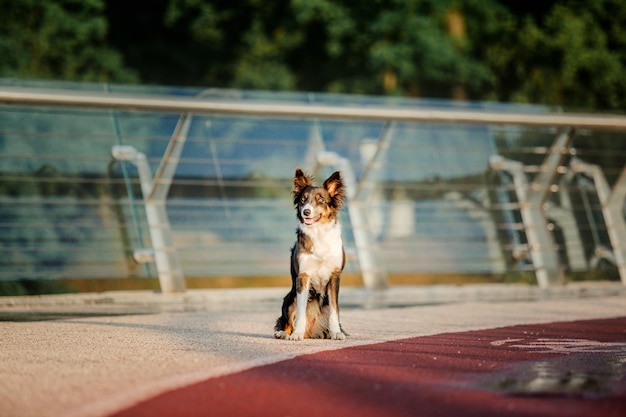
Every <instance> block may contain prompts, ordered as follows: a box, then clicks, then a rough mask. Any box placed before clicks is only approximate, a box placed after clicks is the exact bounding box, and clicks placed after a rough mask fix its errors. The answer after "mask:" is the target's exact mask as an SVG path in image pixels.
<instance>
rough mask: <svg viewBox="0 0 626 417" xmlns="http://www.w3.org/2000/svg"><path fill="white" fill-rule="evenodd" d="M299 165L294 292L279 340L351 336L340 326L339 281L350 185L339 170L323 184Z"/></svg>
mask: <svg viewBox="0 0 626 417" xmlns="http://www.w3.org/2000/svg"><path fill="white" fill-rule="evenodd" d="M313 182H314V179H313V177H311V176H309V175H307V174H305V173H304V172H302V170H301V169H299V168H297V169H296V173H295V177H294V180H293V191H292V193H293V203H294V205H295V208H296V212H297V217H298V220H299V221H300V225H299V226H298V230H297V231H296V235H297V241H296V244H295V245H294V247H293V248H292V249H291V291H289V293H288V294H287V295H286V296H285V299H284V300H283V308H282V315H281V316H280V317H279V318H278V320H276V326H275V327H274V331H275V333H274V336H275V337H276V338H277V339H290V340H303V339H305V338H312V339H315V338H317V339H335V340H343V339H345V338H346V335H345V333H344V332H343V330H342V328H341V325H340V324H339V303H338V297H339V281H340V275H341V271H342V270H343V267H344V265H345V253H344V250H343V242H342V240H341V225H340V224H339V209H340V208H341V206H342V205H343V200H344V197H345V194H344V184H343V181H342V179H341V174H340V173H339V172H338V171H337V172H334V173H333V174H332V175H331V176H330V177H328V179H327V180H326V181H324V184H323V185H322V186H321V187H318V186H315V185H313Z"/></svg>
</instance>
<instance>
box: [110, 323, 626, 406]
mask: <svg viewBox="0 0 626 417" xmlns="http://www.w3.org/2000/svg"><path fill="white" fill-rule="evenodd" d="M276 343H297V342H288V341H279V340H277V341H276ZM504 415H506V416H512V417H514V416H528V417H530V416H533V417H535V416H551V417H552V416H553V417H559V416H563V417H575V416H600V417H612V416H615V417H618V416H619V417H624V416H626V317H623V318H614V319H604V320H588V321H574V322H560V323H550V324H537V325H520V326H512V327H504V328H497V329H489V330H479V331H471V332H462V333H448V334H441V335H436V336H426V337H416V338H410V339H404V340H398V341H392V342H385V343H378V344H372V345H365V346H358V347H348V348H344V349H338V350H331V351H326V352H321V353H315V354H311V355H303V356H299V357H296V358H293V359H290V360H286V361H283V362H278V363H275V364H271V365H266V366H260V367H257V368H253V369H249V370H246V371H242V372H239V373H235V374H231V375H226V376H222V377H217V378H212V379H209V380H206V381H203V382H200V383H197V384H194V385H191V386H188V387H185V388H181V389H176V390H173V391H169V392H166V393H163V394H161V395H158V396H156V397H154V398H151V399H148V400H146V401H144V402H142V403H139V404H137V405H135V406H133V407H131V408H128V409H126V410H122V411H120V412H118V413H116V414H114V416H115V417H130V416H132V417H141V416H150V417H158V416H168V417H170V416H171V417H173V416H176V417H179V416H180V417H196V416H220V417H228V416H238V417H240V416H263V417H267V416H293V417H296V416H297V417H309V416H311V417H320V416H350V417H354V416H359V417H368V416H371V417H383V416H384V417H389V416H480V417H488V416H504Z"/></svg>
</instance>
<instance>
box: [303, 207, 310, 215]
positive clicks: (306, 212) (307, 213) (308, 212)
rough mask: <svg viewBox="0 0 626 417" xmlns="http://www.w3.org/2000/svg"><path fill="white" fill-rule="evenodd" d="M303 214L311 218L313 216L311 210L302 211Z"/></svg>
mask: <svg viewBox="0 0 626 417" xmlns="http://www.w3.org/2000/svg"><path fill="white" fill-rule="evenodd" d="M302 214H304V215H305V216H310V215H311V210H309V209H306V210H304V211H302Z"/></svg>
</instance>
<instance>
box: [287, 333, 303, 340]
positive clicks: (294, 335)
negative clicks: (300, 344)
mask: <svg viewBox="0 0 626 417" xmlns="http://www.w3.org/2000/svg"><path fill="white" fill-rule="evenodd" d="M289 340H304V333H296V332H293V333H291V335H289Z"/></svg>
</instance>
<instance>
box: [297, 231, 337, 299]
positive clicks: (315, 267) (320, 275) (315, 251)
mask: <svg viewBox="0 0 626 417" xmlns="http://www.w3.org/2000/svg"><path fill="white" fill-rule="evenodd" d="M302 231H303V232H304V233H305V234H306V235H307V236H308V237H309V238H310V239H311V242H312V247H311V252H310V253H302V254H300V256H299V263H300V272H304V273H306V274H307V275H308V276H309V278H310V279H311V284H313V285H315V286H318V285H319V286H321V287H322V286H325V285H326V283H327V282H328V279H329V278H330V275H331V273H332V272H333V271H334V270H336V269H337V268H339V269H341V267H342V265H343V241H342V240H341V225H340V224H339V222H336V223H333V224H327V225H321V224H316V225H315V226H313V227H311V226H307V227H305V228H304V227H303V228H302Z"/></svg>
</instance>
